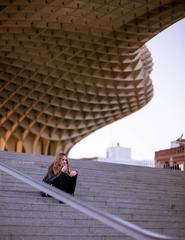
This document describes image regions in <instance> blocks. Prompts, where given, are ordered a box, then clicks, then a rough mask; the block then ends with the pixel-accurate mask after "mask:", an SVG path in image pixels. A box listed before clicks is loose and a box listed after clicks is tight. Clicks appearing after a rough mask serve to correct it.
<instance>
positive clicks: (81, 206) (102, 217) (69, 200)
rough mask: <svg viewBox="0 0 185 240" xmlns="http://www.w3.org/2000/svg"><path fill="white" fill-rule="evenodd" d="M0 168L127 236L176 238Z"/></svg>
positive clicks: (149, 239) (150, 239)
mask: <svg viewBox="0 0 185 240" xmlns="http://www.w3.org/2000/svg"><path fill="white" fill-rule="evenodd" d="M0 170H2V171H3V172H6V173H7V174H9V175H11V176H13V177H15V178H17V179H19V180H21V181H23V182H25V183H27V184H29V185H31V186H32V187H34V188H36V189H38V190H40V191H42V192H45V193H47V194H49V195H50V196H52V197H53V198H55V199H57V200H59V201H62V202H64V203H66V204H68V205H69V206H71V207H72V208H74V209H76V210H78V211H80V212H82V213H84V214H86V215H88V216H90V217H92V218H94V219H96V220H98V221H100V222H102V223H104V224H106V225H108V226H109V227H111V228H114V229H116V230H118V231H119V232H121V233H124V234H126V235H127V236H130V237H133V238H134V239H136V240H178V239H177V238H173V237H169V236H165V235H161V234H158V233H154V232H152V231H149V230H146V229H143V228H141V227H139V226H137V225H135V224H133V223H130V222H128V221H125V220H123V219H121V218H119V217H117V216H115V215H112V214H109V213H106V212H104V211H102V210H100V209H97V208H95V207H92V206H89V205H88V204H86V203H84V202H82V201H81V200H78V199H76V198H74V197H73V196H71V195H70V194H67V193H65V192H63V191H61V190H59V189H57V188H55V187H53V186H51V185H48V184H46V183H44V182H41V181H38V180H36V179H33V178H32V177H30V176H26V175H25V174H23V173H21V172H19V171H18V170H16V169H13V168H11V167H9V166H6V165H5V164H3V163H1V162H0Z"/></svg>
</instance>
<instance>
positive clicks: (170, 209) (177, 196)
mask: <svg viewBox="0 0 185 240" xmlns="http://www.w3.org/2000/svg"><path fill="white" fill-rule="evenodd" d="M53 158H54V157H53V156H43V155H32V154H23V153H13V152H0V161H1V162H3V163H4V164H6V165H8V166H11V167H13V168H15V169H17V170H19V171H21V172H23V173H25V174H27V175H29V176H31V177H33V178H36V179H38V180H40V181H41V180H42V177H43V175H44V174H45V172H46V171H47V168H48V166H49V164H50V162H51V161H52V160H53ZM70 162H71V166H72V168H73V169H77V170H78V172H79V175H78V183H77V188H76V192H75V198H78V199H80V200H82V201H85V202H86V203H88V204H89V205H92V206H95V207H97V208H100V209H102V210H105V211H107V212H109V213H112V214H114V215H117V216H119V217H121V218H123V219H125V220H127V221H130V222H132V223H135V224H137V225H138V226H141V227H143V228H145V229H148V230H152V231H154V232H157V233H161V234H166V235H169V236H176V237H178V238H179V239H181V240H184V239H185V172H180V171H175V170H168V169H155V168H146V167H137V166H129V165H120V164H110V163H101V162H95V161H86V160H71V161H70ZM10 239H11V240H50V239H52V240H59V239H60V240H61V239H62V240H73V239H75V240H131V239H132V238H130V237H127V236H124V235H123V234H121V233H119V232H117V231H116V230H113V229H111V228H109V227H108V226H106V225H104V224H102V223H99V222H98V221H96V220H93V219H91V218H90V217H88V216H86V215H85V214H82V213H80V212H78V211H76V210H74V209H72V208H71V207H70V206H68V205H67V204H60V203H59V202H58V201H57V200H55V199H53V198H42V197H41V196H40V194H39V192H38V191H37V190H36V189H34V188H32V187H30V186H29V185H27V184H25V183H23V182H20V181H19V180H17V179H15V178H13V177H11V176H9V175H7V174H6V173H3V172H2V171H0V240H10Z"/></svg>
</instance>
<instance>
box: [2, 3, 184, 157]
mask: <svg viewBox="0 0 185 240" xmlns="http://www.w3.org/2000/svg"><path fill="white" fill-rule="evenodd" d="M184 16H185V1H184V0H181V1H178V0H176V1H170V0H160V1H158V0H156V1H153V0H79V1H78V0H63V1H62V0H9V1H8V0H6V1H5V0H4V1H3V0H0V149H1V150H9V151H19V152H21V151H23V152H32V153H42V154H54V153H55V152H56V151H58V150H62V151H65V152H68V151H69V150H70V149H71V147H72V146H73V145H74V144H75V143H77V142H78V141H80V140H81V139H82V138H84V137H85V136H87V135H89V134H90V133H92V132H93V131H95V130H97V129H99V128H101V127H103V126H105V125H107V124H109V123H111V122H114V121H116V120H118V119H120V118H123V117H125V116H127V115H129V114H131V113H133V112H135V111H137V110H138V109H140V108H142V107H143V106H145V105H146V104H147V103H148V102H149V101H150V99H151V98H152V95H153V87H152V82H151V79H150V77H149V74H150V72H151V70H152V58H151V55H150V53H149V51H148V49H147V48H146V47H145V46H144V44H145V43H146V42H147V41H148V40H149V39H151V38H152V37H154V36H155V35H157V34H158V33H159V32H160V31H162V30H163V29H165V28H167V27H168V26H170V25H171V24H173V23H174V22H176V21H178V20H180V19H182V18H183V17H184Z"/></svg>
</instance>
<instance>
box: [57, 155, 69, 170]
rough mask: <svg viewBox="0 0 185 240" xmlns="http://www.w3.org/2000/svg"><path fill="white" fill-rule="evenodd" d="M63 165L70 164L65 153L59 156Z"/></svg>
mask: <svg viewBox="0 0 185 240" xmlns="http://www.w3.org/2000/svg"><path fill="white" fill-rule="evenodd" d="M59 162H60V165H61V167H63V166H66V165H68V159H67V157H66V156H65V155H63V156H60V157H59Z"/></svg>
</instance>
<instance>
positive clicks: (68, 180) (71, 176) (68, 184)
mask: <svg viewBox="0 0 185 240" xmlns="http://www.w3.org/2000/svg"><path fill="white" fill-rule="evenodd" d="M77 176H78V173H77V171H75V170H71V169H70V167H69V160H68V158H67V156H66V154H64V153H58V154H57V155H56V157H55V159H54V161H53V162H52V164H51V165H50V166H49V168H48V171H47V173H46V175H45V177H44V178H43V182H46V183H48V184H50V185H52V186H54V187H56V188H58V189H60V190H62V191H64V192H66V193H69V194H71V195H74V192H75V187H76V182H77ZM41 196H43V197H49V196H48V195H47V194H46V193H43V192H41Z"/></svg>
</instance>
